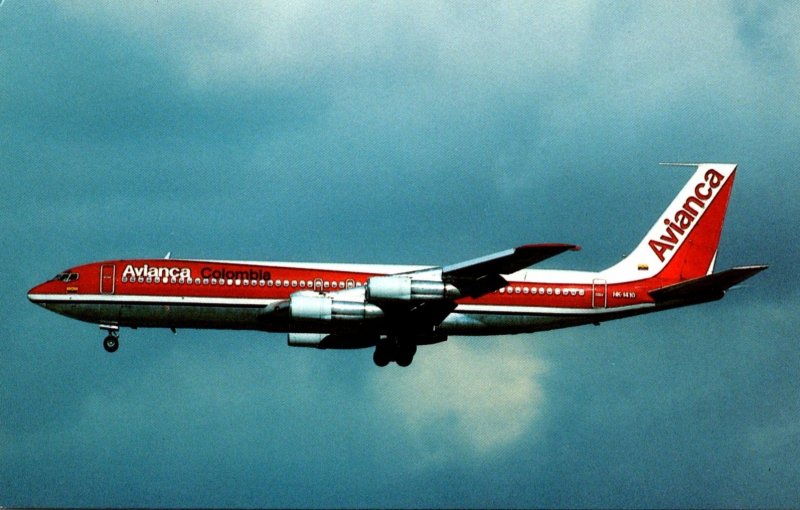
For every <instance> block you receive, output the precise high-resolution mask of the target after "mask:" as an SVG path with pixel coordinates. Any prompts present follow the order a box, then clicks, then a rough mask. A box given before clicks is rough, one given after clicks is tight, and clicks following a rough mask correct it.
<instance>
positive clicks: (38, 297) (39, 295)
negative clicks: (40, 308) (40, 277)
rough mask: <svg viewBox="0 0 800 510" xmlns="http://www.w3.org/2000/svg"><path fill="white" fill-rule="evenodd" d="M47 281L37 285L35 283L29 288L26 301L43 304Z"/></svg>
mask: <svg viewBox="0 0 800 510" xmlns="http://www.w3.org/2000/svg"><path fill="white" fill-rule="evenodd" d="M48 283H49V282H43V283H40V284H39V285H36V286H35V287H33V288H32V289H31V290H29V291H28V301H30V302H31V303H36V304H37V305H43V304H44V294H46V293H47V284H48Z"/></svg>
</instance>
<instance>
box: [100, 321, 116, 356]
mask: <svg viewBox="0 0 800 510" xmlns="http://www.w3.org/2000/svg"><path fill="white" fill-rule="evenodd" d="M100 329H103V330H105V331H108V336H107V337H105V338H104V339H103V349H105V350H106V352H117V349H119V326H116V325H107V324H103V325H101V326H100Z"/></svg>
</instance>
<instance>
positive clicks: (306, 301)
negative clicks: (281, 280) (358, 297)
mask: <svg viewBox="0 0 800 510" xmlns="http://www.w3.org/2000/svg"><path fill="white" fill-rule="evenodd" d="M289 310H290V313H291V317H292V320H296V321H318V322H325V321H367V320H374V319H379V318H381V317H383V310H381V309H380V308H378V307H377V306H375V305H373V304H370V303H364V302H359V301H341V300H336V299H333V298H332V297H330V296H325V295H318V294H312V295H308V294H293V295H292V296H291V297H290V298H289Z"/></svg>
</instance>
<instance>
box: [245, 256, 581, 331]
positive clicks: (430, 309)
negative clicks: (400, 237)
mask: <svg viewBox="0 0 800 510" xmlns="http://www.w3.org/2000/svg"><path fill="white" fill-rule="evenodd" d="M579 249H580V248H579V247H578V246H575V245H572V244H529V245H525V246H520V247H517V248H512V249H509V250H505V251H501V252H498V253H494V254H492V255H487V256H484V257H480V258H477V259H472V260H468V261H466V262H460V263H458V264H453V265H450V266H445V267H443V268H441V269H434V268H431V269H424V270H422V271H416V272H414V273H404V274H397V275H385V276H380V277H379V278H381V279H384V280H386V279H393V278H396V279H397V280H398V283H400V282H401V281H402V282H403V283H405V285H411V280H412V279H413V277H412V275H415V274H416V275H417V276H419V277H420V279H421V280H422V283H423V284H426V283H433V284H434V285H435V283H436V282H435V281H432V282H429V281H426V280H425V278H424V276H421V273H428V272H435V273H437V276H436V277H437V278H438V273H439V272H441V283H440V285H442V287H441V289H442V290H441V292H443V293H444V294H445V295H440V296H439V297H438V298H433V297H432V298H430V299H428V298H427V297H426V298H422V299H411V298H410V294H409V296H407V299H403V297H402V296H403V294H402V292H401V291H399V290H398V291H397V292H398V295H397V297H394V296H391V295H390V296H388V297H387V296H385V295H384V296H383V299H381V300H380V301H379V302H378V306H380V308H381V309H382V310H383V311H384V312H385V313H386V317H387V319H388V320H389V321H390V322H393V323H395V324H396V325H398V327H407V326H403V324H438V323H439V322H441V321H442V320H444V318H445V317H446V316H447V315H448V314H449V313H450V312H452V311H453V310H454V309H455V308H456V303H455V299H457V298H458V297H461V296H470V297H478V296H482V295H484V294H487V293H489V292H493V291H495V290H497V289H499V288H501V287H503V286H505V285H507V284H508V282H507V281H506V279H505V278H503V276H502V275H508V274H511V273H515V272H517V271H519V270H520V269H524V268H526V267H528V266H530V265H533V264H535V263H537V262H540V261H542V260H545V259H547V258H550V257H552V256H554V255H558V254H559V253H563V252H565V251H567V250H579ZM400 286H402V285H400ZM445 286H450V287H449V288H450V289H451V290H453V291H454V294H453V295H452V296H450V295H447V292H448V291H446V290H445ZM368 287H369V285H368ZM453 287H455V289H453ZM456 289H457V291H455V290H456ZM367 290H368V289H366V288H364V287H355V288H352V289H343V290H339V291H333V292H326V293H325V296H324V299H334V300H337V301H338V302H340V303H350V304H352V303H359V302H360V303H366V302H367V301H368V300H369V298H368V297H367V296H368V294H367ZM301 294H304V295H307V296H308V295H311V296H313V297H318V298H319V299H323V296H322V295H321V294H320V295H319V296H316V294H315V293H314V292H312V291H301V292H298V293H295V294H292V296H293V297H294V296H299V295H301ZM321 306H322V305H321ZM325 306H328V307H330V304H326V305H325ZM372 306H375V305H374V302H373V303H372ZM291 316H292V298H290V299H285V300H281V301H276V302H274V303H272V304H270V305H267V306H265V307H264V309H263V310H262V313H261V318H262V320H264V321H265V322H269V321H275V322H279V321H285V320H288V319H290V317H291Z"/></svg>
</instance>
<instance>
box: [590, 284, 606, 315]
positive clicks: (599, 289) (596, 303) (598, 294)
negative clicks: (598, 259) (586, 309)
mask: <svg viewBox="0 0 800 510" xmlns="http://www.w3.org/2000/svg"><path fill="white" fill-rule="evenodd" d="M606 306H608V283H607V282H606V281H605V280H600V279H595V280H592V308H605V307H606Z"/></svg>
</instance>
